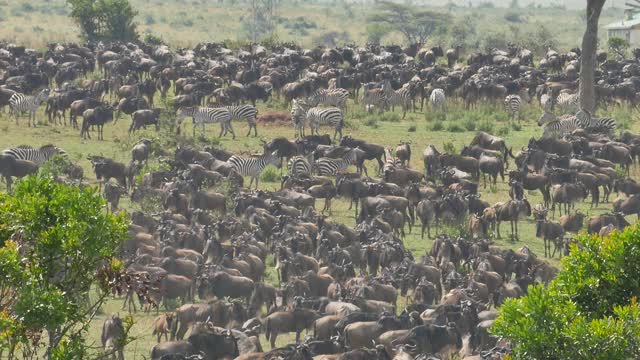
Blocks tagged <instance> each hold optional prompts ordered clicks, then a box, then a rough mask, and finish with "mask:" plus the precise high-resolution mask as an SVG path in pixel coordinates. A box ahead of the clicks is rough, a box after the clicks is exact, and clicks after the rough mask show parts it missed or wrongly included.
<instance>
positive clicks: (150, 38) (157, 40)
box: [144, 33, 164, 45]
mask: <svg viewBox="0 0 640 360" xmlns="http://www.w3.org/2000/svg"><path fill="white" fill-rule="evenodd" d="M144 42H145V43H147V44H150V45H162V44H164V40H162V37H161V36H157V35H154V34H151V33H146V34H144Z"/></svg>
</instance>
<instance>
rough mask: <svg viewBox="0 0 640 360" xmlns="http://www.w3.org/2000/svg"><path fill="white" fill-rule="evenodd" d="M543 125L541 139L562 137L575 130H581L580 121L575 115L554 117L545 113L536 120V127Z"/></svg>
mask: <svg viewBox="0 0 640 360" xmlns="http://www.w3.org/2000/svg"><path fill="white" fill-rule="evenodd" d="M542 125H544V131H543V133H542V137H563V136H565V135H569V134H571V133H572V132H574V131H575V130H577V129H582V124H581V122H580V119H578V118H577V117H576V116H575V115H562V116H560V117H556V116H555V115H553V114H551V113H548V112H545V113H544V114H542V116H541V117H540V119H539V120H538V126H542Z"/></svg>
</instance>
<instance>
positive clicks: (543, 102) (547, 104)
mask: <svg viewBox="0 0 640 360" xmlns="http://www.w3.org/2000/svg"><path fill="white" fill-rule="evenodd" d="M540 107H542V110H543V111H545V112H549V113H550V112H551V111H552V110H553V98H552V97H551V96H549V94H542V96H540Z"/></svg>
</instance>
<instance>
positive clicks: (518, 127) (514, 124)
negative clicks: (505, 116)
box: [511, 122, 522, 131]
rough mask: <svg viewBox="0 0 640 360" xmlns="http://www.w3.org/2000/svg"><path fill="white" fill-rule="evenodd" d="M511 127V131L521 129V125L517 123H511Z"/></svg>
mask: <svg viewBox="0 0 640 360" xmlns="http://www.w3.org/2000/svg"><path fill="white" fill-rule="evenodd" d="M511 128H512V129H513V131H522V125H520V124H519V123H515V122H514V123H513V124H511Z"/></svg>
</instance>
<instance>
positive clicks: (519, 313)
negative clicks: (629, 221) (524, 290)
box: [492, 225, 640, 360]
mask: <svg viewBox="0 0 640 360" xmlns="http://www.w3.org/2000/svg"><path fill="white" fill-rule="evenodd" d="M578 243H579V244H580V246H575V245H574V246H572V248H571V254H570V255H569V256H567V257H565V258H564V259H563V262H562V263H563V269H562V270H561V271H560V273H559V275H558V277H557V279H556V280H554V281H552V282H551V283H550V284H549V286H548V287H547V288H544V287H542V286H533V287H530V288H529V291H528V294H527V296H524V297H521V298H519V299H509V300H507V301H506V302H505V303H504V304H503V305H502V306H501V307H500V308H499V312H500V315H499V317H498V319H497V320H496V322H495V324H494V327H493V329H492V332H493V333H494V334H495V335H498V336H502V337H505V338H507V339H508V340H510V341H511V344H512V345H513V354H512V357H513V358H514V359H569V360H573V359H575V360H578V359H588V358H597V359H621V360H622V359H637V358H638V354H640V307H639V306H638V304H637V295H638V294H640V281H638V279H640V226H638V225H633V226H631V227H628V228H627V229H625V230H624V231H623V232H614V233H613V234H612V235H611V236H609V237H606V238H604V239H602V238H600V237H598V236H582V237H580V238H579V239H578ZM594 355H595V356H594Z"/></svg>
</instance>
